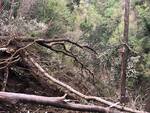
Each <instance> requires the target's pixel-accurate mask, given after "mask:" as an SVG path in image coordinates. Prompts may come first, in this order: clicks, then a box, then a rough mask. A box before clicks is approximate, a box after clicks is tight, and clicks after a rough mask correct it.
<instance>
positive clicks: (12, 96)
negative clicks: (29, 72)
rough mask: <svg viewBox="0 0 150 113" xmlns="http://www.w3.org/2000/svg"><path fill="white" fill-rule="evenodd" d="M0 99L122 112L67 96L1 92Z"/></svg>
mask: <svg viewBox="0 0 150 113" xmlns="http://www.w3.org/2000/svg"><path fill="white" fill-rule="evenodd" d="M0 101H4V102H9V103H11V104H16V103H17V102H23V103H29V102H30V103H33V104H43V105H50V106H54V107H58V108H64V109H68V110H76V111H83V112H99V113H121V112H117V111H113V110H111V109H109V108H104V107H101V106H96V105H83V104H77V103H71V102H67V100H66V99H65V96H62V97H44V96H36V95H27V94H20V93H8V92H0ZM69 101H71V100H69Z"/></svg>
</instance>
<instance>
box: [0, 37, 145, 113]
mask: <svg viewBox="0 0 150 113" xmlns="http://www.w3.org/2000/svg"><path fill="white" fill-rule="evenodd" d="M0 41H1V44H0V73H1V74H3V75H4V80H3V86H2V91H1V92H0V101H2V102H9V103H11V104H16V103H18V102H23V103H36V104H43V105H50V106H54V107H58V108H64V109H69V110H76V111H86V112H99V113H121V112H122V111H125V112H131V113H146V112H144V111H138V110H133V109H131V108H128V107H125V106H121V105H119V102H117V103H113V102H110V101H107V100H104V99H103V98H100V97H96V96H88V95H85V94H83V93H81V92H79V91H77V90H75V89H74V88H73V87H71V86H69V85H67V84H65V83H63V82H62V81H60V80H58V79H56V78H54V76H53V75H52V74H50V73H49V72H47V70H46V69H44V68H43V67H42V66H41V65H40V64H39V63H38V62H37V60H36V58H35V57H34V56H33V53H32V52H31V51H30V47H31V46H32V45H34V44H37V45H38V46H41V47H44V48H46V49H49V50H51V51H54V52H56V53H62V54H64V55H66V56H69V57H71V58H73V59H74V60H75V61H76V62H77V63H79V64H80V65H81V68H82V69H84V70H86V71H88V72H89V73H90V74H93V73H92V72H91V71H90V70H89V69H88V68H86V67H85V66H84V64H83V63H82V62H80V61H79V59H78V57H77V56H76V55H75V54H74V53H73V52H72V51H70V50H68V49H67V48H66V46H65V44H67V43H69V44H72V45H74V46H76V47H78V48H80V49H82V50H84V49H89V50H90V51H92V52H93V53H94V54H96V52H95V51H94V50H93V49H92V48H89V47H87V46H83V45H80V44H78V43H75V42H73V41H70V40H68V39H66V38H65V39H63V38H54V39H43V38H41V37H37V38H33V37H25V36H0ZM57 45H59V46H60V47H61V48H62V49H58V48H57V47H56V46H57ZM16 65H17V66H18V65H19V66H24V67H25V68H27V69H28V70H30V73H31V75H32V76H33V77H34V78H35V79H37V80H38V81H39V82H40V83H41V84H42V85H43V86H50V85H51V82H53V83H54V84H55V85H57V86H59V87H62V88H64V89H66V90H68V91H69V92H71V93H73V94H75V95H76V96H78V97H80V98H82V99H85V100H87V101H88V102H89V104H86V105H85V104H82V103H79V102H78V101H76V100H72V99H67V98H66V96H67V95H70V93H68V94H65V93H64V96H62V97H45V96H37V95H28V94H21V93H12V92H5V89H6V87H7V79H8V76H9V69H10V68H13V67H14V66H16ZM90 100H92V101H94V102H100V103H102V104H104V105H105V106H107V107H103V106H99V105H96V104H91V103H90ZM116 109H117V110H116Z"/></svg>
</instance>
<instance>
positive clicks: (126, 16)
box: [120, 0, 130, 103]
mask: <svg viewBox="0 0 150 113" xmlns="http://www.w3.org/2000/svg"><path fill="white" fill-rule="evenodd" d="M129 7H130V0H125V14H124V36H123V45H122V48H121V51H120V52H121V97H120V100H121V103H125V102H126V99H127V98H126V69H127V59H128V47H127V44H128V34H129V9H130V8H129Z"/></svg>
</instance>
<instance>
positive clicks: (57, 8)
mask: <svg viewBox="0 0 150 113" xmlns="http://www.w3.org/2000/svg"><path fill="white" fill-rule="evenodd" d="M66 5H67V2H66V0H41V1H40V3H39V5H38V11H37V13H36V14H37V17H38V20H40V21H44V22H46V23H49V22H51V23H50V24H51V26H50V28H49V31H48V34H47V35H48V36H53V35H54V34H55V35H59V34H62V33H64V32H66V31H67V30H71V29H72V28H73V25H74V19H75V18H74V15H73V14H71V12H70V11H69V9H68V8H67V7H66Z"/></svg>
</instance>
